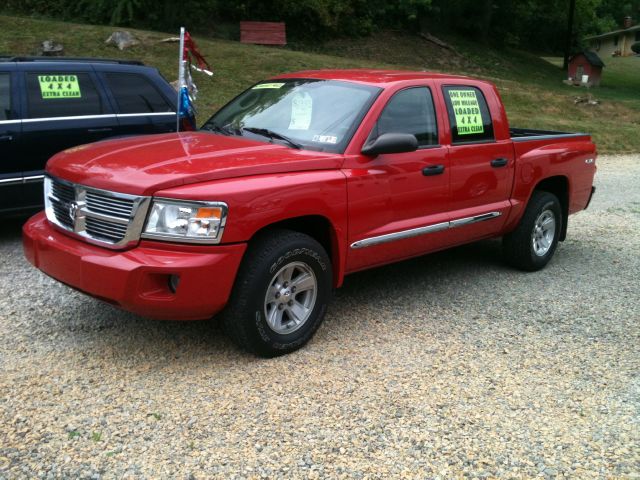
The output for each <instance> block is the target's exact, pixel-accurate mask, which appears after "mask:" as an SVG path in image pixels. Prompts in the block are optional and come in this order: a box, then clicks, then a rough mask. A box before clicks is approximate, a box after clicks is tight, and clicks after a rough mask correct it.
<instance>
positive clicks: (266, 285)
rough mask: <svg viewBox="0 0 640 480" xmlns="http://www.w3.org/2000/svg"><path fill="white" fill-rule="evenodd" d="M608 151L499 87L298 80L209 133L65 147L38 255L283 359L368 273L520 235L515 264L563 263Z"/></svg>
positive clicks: (127, 302)
mask: <svg viewBox="0 0 640 480" xmlns="http://www.w3.org/2000/svg"><path fill="white" fill-rule="evenodd" d="M540 101H541V102H542V101H543V100H542V99H541V100H540ZM595 158H596V148H595V145H594V144H593V142H592V141H591V138H590V137H589V136H588V135H584V134H574V133H560V132H549V131H536V130H523V129H510V128H509V124H508V122H507V117H506V114H505V111H504V107H503V105H502V102H501V100H500V97H499V94H498V92H497V90H496V88H495V87H494V86H493V85H492V84H491V83H489V82H486V81H481V80H476V79H472V78H467V77H458V76H451V75H438V74H430V73H423V72H402V71H379V70H331V71H307V72H298V73H292V74H287V75H281V76H279V77H276V78H272V79H269V80H268V81H266V82H261V83H258V84H256V85H254V86H252V87H251V88H249V89H248V90H246V91H245V92H244V93H242V94H240V95H239V96H238V97H236V98H235V99H234V100H232V101H231V102H229V103H228V104H227V105H226V106H224V107H223V108H222V109H221V110H220V111H219V112H218V113H216V114H215V115H214V116H213V117H212V118H211V119H210V120H208V121H207V122H206V123H205V124H204V126H203V127H202V128H201V129H200V130H199V131H197V132H188V133H187V132H184V133H178V134H176V133H172V134H163V135H156V136H153V137H137V138H128V139H120V140H110V141H103V142H99V143H94V144H91V145H83V146H79V147H76V148H72V149H69V150H66V151H64V152H61V153H59V154H57V155H56V156H54V157H53V158H52V159H51V160H50V161H49V162H48V165H47V171H46V179H45V197H46V209H45V212H43V213H40V214H38V215H36V216H34V217H33V218H31V219H30V220H29V221H28V222H27V223H26V225H25V226H24V250H25V254H26V257H27V258H28V259H29V261H30V262H31V263H32V264H33V265H35V266H36V267H38V268H39V269H41V270H42V271H43V272H45V273H47V274H48V275H50V276H52V277H54V278H56V279H58V280H59V281H61V282H63V283H65V284H67V285H69V286H71V287H73V288H76V289H78V290H80V291H82V292H85V293H87V294H89V295H92V296H94V297H96V298H99V299H101V300H104V301H106V302H109V303H111V304H113V305H117V306H119V307H121V308H123V309H125V310H129V311H132V312H135V313H137V314H140V315H144V316H148V317H153V318H158V319H184V320H189V319H204V318H209V317H211V316H213V315H214V314H216V313H221V315H222V318H223V321H224V325H225V328H226V330H227V332H228V334H229V335H230V336H231V337H232V339H233V340H234V341H235V342H237V343H238V344H239V345H240V346H242V347H243V348H245V349H247V350H249V351H251V352H254V353H256V354H258V355H262V356H274V355H279V354H283V353H287V352H290V351H293V350H295V349H297V348H299V347H300V346H302V345H303V344H304V343H305V342H307V341H308V340H309V338H311V336H312V335H313V333H314V332H315V330H316V329H317V328H318V326H319V325H320V322H321V321H322V318H323V317H324V315H325V312H326V310H327V305H328V304H329V300H330V297H331V293H332V290H333V288H335V287H339V286H340V285H341V284H342V282H343V279H344V276H345V275H346V274H349V273H351V272H356V271H359V270H363V269H367V268H371V267H376V266H378V265H383V264H386V263H390V262H397V261H399V260H403V259H407V258H411V257H414V256H418V255H424V254H426V253H429V252H434V251H436V250H442V249H445V248H449V247H453V246H455V245H460V244H464V243H468V242H473V241H476V240H480V239H485V238H491V237H500V236H501V237H503V245H504V253H505V256H506V259H507V261H508V262H510V263H511V264H513V265H514V266H516V267H518V268H521V269H524V270H530V271H532V270H538V269H540V268H542V267H544V266H545V265H546V264H547V262H549V260H550V259H551V257H552V256H553V254H554V251H555V249H556V246H557V243H558V241H562V240H564V238H565V236H566V232H567V220H568V216H569V215H570V214H572V213H574V212H577V211H579V210H581V209H584V208H586V207H587V206H588V204H589V201H590V199H591V196H592V194H593V191H594V188H593V186H592V184H593V177H594V174H595V170H596V166H595Z"/></svg>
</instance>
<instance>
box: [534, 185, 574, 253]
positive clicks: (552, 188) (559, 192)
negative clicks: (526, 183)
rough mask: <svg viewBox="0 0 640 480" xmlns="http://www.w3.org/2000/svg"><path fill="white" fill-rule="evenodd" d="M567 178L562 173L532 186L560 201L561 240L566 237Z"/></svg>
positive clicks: (568, 186)
mask: <svg viewBox="0 0 640 480" xmlns="http://www.w3.org/2000/svg"><path fill="white" fill-rule="evenodd" d="M569 188H570V185H569V179H568V178H567V177H566V176H564V175H556V176H553V177H547V178H545V179H543V180H540V181H539V182H538V183H537V184H536V186H535V187H534V188H533V190H532V192H531V193H533V192H534V191H536V190H537V191H543V192H549V193H552V194H554V195H555V196H556V197H557V198H558V200H559V201H560V210H561V212H562V229H561V230H560V237H559V240H560V241H561V242H562V241H564V239H565V238H567V226H568V223H569V222H568V221H569ZM529 198H531V196H529Z"/></svg>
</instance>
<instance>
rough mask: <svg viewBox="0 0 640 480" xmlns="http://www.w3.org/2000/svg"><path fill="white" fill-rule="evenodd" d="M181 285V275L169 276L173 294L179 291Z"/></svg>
mask: <svg viewBox="0 0 640 480" xmlns="http://www.w3.org/2000/svg"><path fill="white" fill-rule="evenodd" d="M179 283H180V276H179V275H169V290H171V293H176V290H178V284H179Z"/></svg>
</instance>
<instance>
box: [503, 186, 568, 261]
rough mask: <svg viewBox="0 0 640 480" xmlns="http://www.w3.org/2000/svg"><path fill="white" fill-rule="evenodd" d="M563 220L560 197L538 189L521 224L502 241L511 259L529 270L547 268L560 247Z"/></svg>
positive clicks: (506, 256) (506, 253) (532, 196)
mask: <svg viewBox="0 0 640 480" xmlns="http://www.w3.org/2000/svg"><path fill="white" fill-rule="evenodd" d="M562 222H563V218H562V210H561V207H560V201H559V200H558V197H556V196H555V195H553V194H552V193H549V192H544V191H534V192H533V194H532V195H531V199H530V200H529V204H528V205H527V208H526V210H525V212H524V215H523V216H522V219H521V220H520V223H519V224H518V227H517V228H516V229H515V230H514V231H513V232H511V233H509V234H507V235H505V236H504V238H503V240H502V247H503V252H504V256H505V258H506V260H507V262H508V263H509V264H511V265H512V266H514V267H516V268H519V269H521V270H526V271H528V272H534V271H536V270H540V269H542V268H544V267H545V266H546V265H547V263H549V261H550V260H551V258H552V257H553V254H554V253H555V251H556V247H557V246H558V240H559V237H560V232H561V231H562Z"/></svg>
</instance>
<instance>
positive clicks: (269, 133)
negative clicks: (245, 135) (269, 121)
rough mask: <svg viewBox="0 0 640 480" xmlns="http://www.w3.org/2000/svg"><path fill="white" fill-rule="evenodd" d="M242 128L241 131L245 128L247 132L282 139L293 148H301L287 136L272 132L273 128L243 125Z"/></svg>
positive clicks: (272, 138)
mask: <svg viewBox="0 0 640 480" xmlns="http://www.w3.org/2000/svg"><path fill="white" fill-rule="evenodd" d="M242 130H243V131H244V130H246V131H247V132H251V133H257V134H258V135H262V136H263V137H269V138H270V139H271V140H274V139H278V140H283V141H285V142H287V143H288V144H289V145H290V146H292V147H293V148H297V149H301V148H302V145H300V144H299V143H296V142H294V141H293V140H291V139H290V138H289V137H285V136H284V135H282V134H281V133H278V132H274V131H273V130H269V129H268V128H257V127H244V128H243V129H242Z"/></svg>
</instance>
